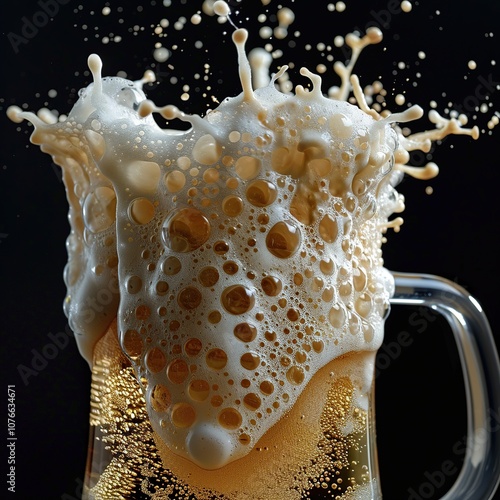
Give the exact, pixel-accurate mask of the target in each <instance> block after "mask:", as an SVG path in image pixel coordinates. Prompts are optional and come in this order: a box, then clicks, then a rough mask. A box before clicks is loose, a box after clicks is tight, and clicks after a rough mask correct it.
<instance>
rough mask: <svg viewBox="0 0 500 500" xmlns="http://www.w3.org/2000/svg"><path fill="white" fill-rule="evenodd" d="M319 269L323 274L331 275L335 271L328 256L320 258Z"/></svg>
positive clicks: (333, 264)
mask: <svg viewBox="0 0 500 500" xmlns="http://www.w3.org/2000/svg"><path fill="white" fill-rule="evenodd" d="M319 269H320V271H321V272H322V273H323V274H325V275H327V276H331V275H332V274H333V272H334V271H335V263H334V262H333V260H332V259H330V258H326V259H322V260H321V261H320V263H319Z"/></svg>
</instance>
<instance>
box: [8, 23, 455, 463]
mask: <svg viewBox="0 0 500 500" xmlns="http://www.w3.org/2000/svg"><path fill="white" fill-rule="evenodd" d="M367 37H368V38H367V40H371V38H373V37H371V38H370V37H369V36H368V35H367ZM233 40H234V41H235V43H236V45H237V48H238V57H239V63H240V65H239V67H240V78H241V81H242V88H243V92H242V93H241V94H240V95H239V96H237V97H234V98H227V99H225V100H224V101H223V102H222V103H221V104H220V106H218V108H217V109H215V110H213V111H211V112H209V113H208V114H207V115H206V116H205V117H204V118H201V117H200V116H196V115H194V116H188V115H185V114H184V113H182V112H181V111H180V110H178V109H177V108H175V107H173V106H165V107H163V108H158V107H156V105H155V104H154V103H152V102H151V101H148V100H147V99H146V97H145V95H144V93H143V91H142V84H143V83H144V81H146V80H145V79H143V80H140V81H138V82H131V81H128V80H124V79H120V78H105V79H102V78H101V75H100V72H101V63H100V59H99V58H97V56H91V57H90V58H89V67H90V69H91V70H92V73H93V75H94V83H93V84H91V85H90V86H89V87H88V88H87V89H84V90H83V91H81V93H80V98H79V100H78V102H77V103H76V104H75V106H74V108H73V110H72V112H71V113H70V114H69V116H68V118H67V120H66V121H65V122H64V123H49V122H46V121H43V120H41V119H40V118H39V117H37V116H35V115H33V114H31V113H14V112H12V114H13V115H15V116H14V118H16V119H17V118H19V117H21V118H27V119H29V120H31V121H32V122H33V123H34V125H35V132H34V134H33V136H32V141H33V142H35V143H37V144H41V145H42V149H43V150H44V151H46V152H48V153H49V154H51V155H52V156H53V158H54V161H55V162H56V163H57V164H59V165H61V166H62V168H63V170H64V180H65V183H66V187H67V191H68V201H69V204H70V222H71V227H72V232H71V234H70V237H69V238H68V255H69V261H68V266H67V270H66V272H65V280H66V284H67V286H68V297H67V299H66V301H65V304H66V308H65V311H66V314H67V315H68V317H69V319H70V324H71V326H72V327H73V328H74V330H75V333H77V334H80V336H79V337H78V342H79V346H80V349H81V351H82V354H83V355H84V356H85V357H86V358H87V359H88V360H89V361H90V360H91V353H92V349H93V346H94V344H95V342H96V341H97V339H98V338H99V337H100V336H101V335H103V334H104V333H105V331H106V327H107V326H108V325H109V323H110V322H111V321H112V320H113V319H114V318H115V317H116V316H117V317H118V326H119V341H120V345H121V347H122V349H123V351H124V353H125V354H126V355H127V356H128V358H129V359H130V361H131V363H132V364H133V366H134V368H135V371H136V375H137V379H138V381H139V383H140V384H141V387H142V388H143V391H144V395H145V399H146V403H147V409H148V414H149V417H150V420H151V423H152V426H153V429H154V430H155V432H156V434H157V436H159V438H160V439H162V440H163V441H164V442H165V443H166V444H167V445H168V446H169V448H170V449H171V450H173V451H175V453H177V454H179V455H181V456H184V457H186V458H187V459H189V460H191V461H193V462H194V463H196V464H197V465H199V466H201V467H203V468H206V469H215V468H219V467H222V466H223V465H225V464H226V463H228V462H230V461H232V460H235V459H237V458H239V457H242V456H244V455H245V454H247V453H248V452H249V451H250V450H251V449H252V446H253V445H254V444H255V443H256V442H257V441H258V440H259V438H260V437H261V436H262V435H263V434H264V433H265V432H266V431H267V430H268V429H269V428H270V427H271V426H273V425H274V424H275V423H276V422H278V420H279V419H280V418H281V417H282V416H283V415H284V414H285V413H286V412H287V410H288V409H290V408H291V407H292V406H293V404H294V402H295V401H296V400H297V398H298V396H299V395H300V394H301V393H302V392H303V390H304V388H305V387H306V385H307V383H308V382H309V381H310V380H311V378H312V377H313V376H314V374H315V373H316V372H317V371H318V370H319V369H320V368H322V367H323V366H325V365H326V364H327V363H329V362H330V361H332V360H333V359H335V358H338V357H339V356H342V355H344V354H346V353H349V352H354V351H374V350H376V349H377V348H378V347H379V346H380V344H381V342H382V337H383V323H384V318H385V316H386V313H387V310H388V305H389V298H390V296H391V294H392V292H393V282H392V278H391V275H390V274H389V273H388V272H387V271H386V269H384V267H383V260H382V252H381V246H382V243H383V239H384V236H383V235H384V233H385V231H386V229H387V227H389V226H391V225H393V226H396V227H398V226H399V225H400V224H401V220H400V219H395V220H394V221H389V217H390V216H391V215H392V214H393V213H394V212H400V211H402V210H403V207H404V204H403V198H402V196H401V195H399V194H398V193H397V192H396V190H395V189H394V186H395V185H396V184H397V182H398V181H399V180H400V178H401V176H402V175H403V172H404V171H405V165H404V162H405V161H406V160H407V158H408V150H410V149H411V148H413V149H415V148H417V147H422V148H424V147H426V145H427V144H428V142H429V140H430V139H429V137H430V138H432V139H435V138H441V137H443V136H444V135H446V133H451V131H454V132H456V127H455V129H453V127H452V126H451V125H450V126H448V125H449V123H448V124H442V125H443V126H441V127H440V130H439V131H438V132H437V133H430V135H429V136H427V135H425V134H424V135H422V136H419V137H416V136H415V137H413V138H412V137H409V138H408V137H403V135H402V134H401V132H400V130H399V129H398V127H397V126H395V122H397V121H409V120H412V119H415V118H418V117H419V116H421V109H420V108H418V107H413V108H410V109H408V110H407V111H406V112H404V113H401V114H398V115H390V116H386V117H384V118H383V117H382V116H380V115H378V114H377V113H376V112H374V111H373V110H370V109H369V108H368V107H367V104H366V102H365V101H364V99H363V95H362V92H361V89H360V87H359V84H357V81H356V79H355V78H354V79H352V80H351V81H352V84H353V86H354V93H355V95H356V98H357V101H358V105H354V104H351V103H349V102H346V101H344V100H335V99H330V98H327V97H325V96H324V95H323V94H322V92H321V79H320V77H319V76H318V75H315V74H312V73H310V72H309V71H308V70H306V69H303V70H302V71H301V74H302V75H303V76H304V77H307V78H308V79H309V81H310V83H311V88H310V89H309V90H308V89H306V88H304V87H301V86H299V87H297V88H296V92H295V94H284V93H282V92H280V91H278V90H277V88H276V87H275V81H276V78H277V76H278V75H277V76H275V78H272V79H261V80H263V81H267V82H268V83H267V85H266V86H265V87H262V88H259V89H257V90H254V89H253V88H252V85H251V83H250V65H249V62H248V60H247V59H246V56H245V52H244V43H245V40H246V32H245V31H244V30H237V31H236V32H235V34H234V36H233ZM362 40H365V39H362ZM377 40H378V39H377ZM358 42H359V43H361V41H359V39H358ZM365 42H366V43H369V42H368V41H366V40H365ZM365 42H363V43H365ZM352 43H353V44H354V42H352ZM370 43H372V42H370ZM373 43H375V42H373ZM344 70H345V71H343V72H342V78H343V82H344V84H347V82H348V78H347V77H348V75H347V73H346V71H348V69H346V68H344ZM283 71H284V70H283ZM281 73H282V72H281ZM341 93H344V92H341ZM152 113H160V114H161V115H162V116H164V117H165V118H167V120H172V119H174V118H177V119H181V120H184V121H186V122H189V123H190V124H191V128H190V129H189V130H187V131H178V130H170V129H163V128H160V127H159V126H158V125H157V123H156V121H155V120H154V119H153V117H152ZM450 123H451V122H450ZM214 450H215V452H214Z"/></svg>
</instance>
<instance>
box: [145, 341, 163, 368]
mask: <svg viewBox="0 0 500 500" xmlns="http://www.w3.org/2000/svg"><path fill="white" fill-rule="evenodd" d="M166 364H167V359H166V358H165V354H163V351H162V350H161V349H159V348H158V347H153V348H152V349H150V351H149V352H148V354H147V355H146V366H147V367H148V370H149V371H150V372H152V373H158V372H161V371H162V370H163V369H164V368H165V366H166Z"/></svg>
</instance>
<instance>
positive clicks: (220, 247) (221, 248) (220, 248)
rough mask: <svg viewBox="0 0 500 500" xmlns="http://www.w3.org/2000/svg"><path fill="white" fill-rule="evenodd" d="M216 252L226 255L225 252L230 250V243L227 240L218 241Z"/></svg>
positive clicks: (215, 246)
mask: <svg viewBox="0 0 500 500" xmlns="http://www.w3.org/2000/svg"><path fill="white" fill-rule="evenodd" d="M214 252H215V253H216V254H217V255H224V254H225V253H227V252H229V245H228V243H227V242H225V241H216V242H215V243H214Z"/></svg>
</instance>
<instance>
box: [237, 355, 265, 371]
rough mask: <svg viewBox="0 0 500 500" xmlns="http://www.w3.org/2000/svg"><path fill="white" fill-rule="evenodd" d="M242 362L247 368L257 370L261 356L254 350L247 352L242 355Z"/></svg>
mask: <svg viewBox="0 0 500 500" xmlns="http://www.w3.org/2000/svg"><path fill="white" fill-rule="evenodd" d="M240 364H241V366H242V367H243V368H245V369H246V370H255V369H256V368H257V367H258V366H259V364H260V356H259V355H258V354H256V353H254V352H246V353H245V354H243V355H242V356H241V358H240Z"/></svg>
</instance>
